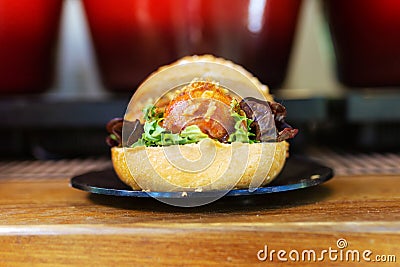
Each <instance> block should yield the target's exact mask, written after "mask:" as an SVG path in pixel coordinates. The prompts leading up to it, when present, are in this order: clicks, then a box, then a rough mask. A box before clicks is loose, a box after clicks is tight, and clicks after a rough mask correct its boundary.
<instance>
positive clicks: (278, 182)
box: [71, 156, 333, 198]
mask: <svg viewBox="0 0 400 267" xmlns="http://www.w3.org/2000/svg"><path fill="white" fill-rule="evenodd" d="M332 177H333V170H332V169H331V168H328V167H326V166H323V165H321V164H319V163H317V162H314V161H311V160H309V159H306V158H302V157H293V156H292V157H290V158H289V159H288V160H287V162H286V164H285V167H284V168H283V170H282V172H281V173H280V174H279V176H278V177H277V178H276V179H275V180H274V181H273V182H272V183H270V184H268V185H267V186H265V187H259V188H257V189H253V190H248V189H233V190H231V191H229V192H228V193H227V194H226V195H225V196H228V197H229V196H245V195H259V194H267V193H276V192H284V191H290V190H296V189H301V188H307V187H311V186H316V185H319V184H322V183H324V182H326V181H328V180H329V179H331V178H332ZM71 186H72V187H74V188H77V189H80V190H83V191H87V192H90V193H94V194H102V195H113V196H126V197H154V198H191V197H192V198H198V197H211V196H214V195H215V191H208V192H190V191H188V192H145V191H137V190H132V188H130V187H129V186H127V185H125V184H124V183H123V182H121V181H120V180H119V179H118V177H117V176H116V174H115V173H114V171H113V170H103V171H96V172H89V173H85V174H82V175H79V176H76V177H73V178H72V179H71Z"/></svg>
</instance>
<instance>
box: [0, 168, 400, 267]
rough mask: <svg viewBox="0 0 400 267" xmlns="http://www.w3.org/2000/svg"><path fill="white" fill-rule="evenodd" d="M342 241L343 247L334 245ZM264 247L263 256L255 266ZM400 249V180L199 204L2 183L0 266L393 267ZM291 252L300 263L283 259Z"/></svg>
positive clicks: (369, 179) (355, 180)
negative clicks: (367, 253)
mask: <svg viewBox="0 0 400 267" xmlns="http://www.w3.org/2000/svg"><path fill="white" fill-rule="evenodd" d="M339 239H344V240H345V241H346V242H347V247H346V248H342V249H339V248H338V246H337V242H338V240H339ZM342 241H343V240H342ZM266 246H267V248H268V258H267V259H266V260H265V261H260V260H259V259H258V257H257V253H259V255H260V256H265V253H264V251H261V252H260V250H264V249H265V248H266ZM399 247H400V176H396V175H386V176H347V177H340V176H338V177H334V178H333V179H332V180H331V181H329V182H327V183H326V184H324V185H321V186H317V187H313V188H308V189H302V190H298V191H292V192H285V193H276V194H268V195H261V196H251V197H236V198H223V199H220V200H219V201H217V202H214V203H211V204H209V205H206V206H201V207H197V208H179V207H173V206H168V205H166V204H163V203H161V202H158V201H157V200H154V199H139V198H136V199H135V198H124V197H110V196H100V195H91V194H88V193H86V192H82V191H79V190H76V189H73V188H71V187H70V186H69V177H65V178H60V179H48V180H46V179H40V181H34V180H29V181H23V180H20V181H18V180H17V181H16V180H15V179H14V180H10V181H8V180H7V179H2V180H1V181H0V266H77V265H79V266H156V265H158V266H223V265H232V266H252V265H260V266H273V265H278V266H281V265H282V264H285V263H287V264H290V265H293V264H297V265H298V266H347V265H349V266H355V265H357V266H360V265H363V264H365V265H366V266H399V264H400V263H399V262H400V250H399ZM329 249H331V250H335V249H336V250H337V256H338V258H337V259H336V260H333V259H330V258H329V257H328V255H327V254H323V256H324V258H323V261H319V259H320V258H322V256H321V253H322V251H323V250H329ZM272 250H275V251H276V252H275V254H274V253H273V254H272V257H273V258H272V259H271V258H270V257H269V256H270V254H269V253H270V252H271V251H272ZM279 250H282V251H286V252H287V253H286V259H287V262H284V261H282V260H279V259H278V257H277V253H278V251H279ZM310 250H313V251H315V252H316V260H314V259H313V257H312V255H311V256H310V257H311V258H308V256H309V255H308V254H307V253H308V252H307V251H310ZM355 250H357V251H359V252H360V253H363V252H364V251H365V250H371V252H372V254H371V255H370V256H369V257H368V258H369V259H370V260H371V262H367V261H366V260H365V259H363V258H362V256H361V259H360V261H357V260H356V259H355V260H353V259H352V258H351V257H350V259H349V260H348V261H346V257H345V255H346V253H347V252H348V251H350V252H349V253H352V251H355ZM291 251H292V254H291V255H292V256H293V255H296V254H293V253H294V252H293V251H298V252H299V253H300V256H299V260H297V261H294V260H293V259H290V258H288V257H289V256H288V255H289V253H290V252H291ZM304 251H306V252H305V254H304V255H305V256H304V257H305V258H304V260H302V259H301V254H302V253H303V252H304ZM282 253H283V252H282ZM340 253H342V260H341V259H340ZM282 255H283V254H282ZM349 255H350V254H349ZM333 256H334V255H333ZM350 256H351V255H350ZM376 256H382V257H381V258H376ZM393 256H395V257H396V258H395V259H394V257H393ZM281 258H282V259H284V258H285V257H281ZM383 258H385V259H386V261H387V262H379V263H378V262H377V261H375V260H376V259H383ZM294 259H295V258H294ZM372 261H374V262H372ZM388 261H391V262H388Z"/></svg>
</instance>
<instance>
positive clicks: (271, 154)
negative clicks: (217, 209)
mask: <svg viewBox="0 0 400 267" xmlns="http://www.w3.org/2000/svg"><path fill="white" fill-rule="evenodd" d="M111 152H112V162H113V165H114V169H115V171H116V173H117V175H118V177H119V178H120V179H121V180H122V181H123V182H124V183H126V184H127V185H129V186H130V187H132V188H133V189H135V190H147V191H182V190H184V191H209V190H230V189H233V188H256V187H259V186H265V185H266V184H268V183H270V182H271V181H273V180H274V179H275V178H276V177H277V175H278V174H279V173H280V171H281V170H282V168H283V166H284V164H285V161H286V156H287V152H288V143H287V142H285V141H283V142H277V143H255V144H247V143H236V142H235V143H232V144H222V143H219V142H217V141H212V140H210V139H205V140H203V141H201V142H200V143H197V144H187V145H174V146H167V147H144V146H143V147H135V148H121V147H113V148H112V149H111Z"/></svg>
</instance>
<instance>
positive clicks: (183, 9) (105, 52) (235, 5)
mask: <svg viewBox="0 0 400 267" xmlns="http://www.w3.org/2000/svg"><path fill="white" fill-rule="evenodd" d="M83 2H84V5H85V9H86V13H87V18H88V22H89V26H90V29H91V32H92V37H93V41H94V47H95V50H96V54H97V59H98V63H99V67H100V71H101V75H102V78H103V82H104V84H105V86H106V87H107V88H108V89H110V90H112V91H118V92H124V91H125V92H130V91H132V90H134V88H136V86H138V85H139V83H140V82H141V81H143V80H144V79H145V78H146V76H148V75H149V74H150V73H151V72H152V71H154V70H155V69H156V68H157V67H159V66H161V65H164V64H167V63H171V62H172V61H174V60H176V59H178V58H180V57H182V56H185V55H192V54H206V53H210V54H214V55H216V56H221V57H225V58H227V59H230V60H233V61H235V62H236V63H239V64H243V65H244V66H245V67H246V68H248V69H249V70H250V71H251V72H253V73H254V74H255V75H256V76H258V77H259V78H260V79H261V80H262V81H263V82H264V83H266V84H268V85H269V86H270V87H279V86H280V85H281V83H282V82H283V80H284V78H285V75H286V68H287V62H288V58H289V55H290V51H291V47H292V41H293V37H294V33H295V29H296V24H297V17H298V13H299V9H300V6H301V0H234V1H232V0H162V1H155V0H118V1H113V0H84V1H83Z"/></svg>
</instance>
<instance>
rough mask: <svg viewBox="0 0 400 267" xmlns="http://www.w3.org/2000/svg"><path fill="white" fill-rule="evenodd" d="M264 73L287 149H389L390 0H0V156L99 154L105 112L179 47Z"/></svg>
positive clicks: (398, 16) (399, 144) (396, 78)
mask: <svg viewBox="0 0 400 267" xmlns="http://www.w3.org/2000/svg"><path fill="white" fill-rule="evenodd" d="M192 54H214V55H216V56H221V57H225V58H227V59H230V60H233V61H234V62H236V63H238V64H241V65H243V66H244V67H245V68H247V69H248V70H249V71H251V72H252V73H253V74H254V75H255V76H257V77H258V78H259V79H260V80H261V81H262V82H263V83H265V84H267V85H268V86H269V87H270V91H271V92H272V93H273V94H274V95H275V98H276V100H277V101H279V102H281V103H282V104H284V105H285V106H286V107H287V110H288V119H287V120H288V121H289V123H291V124H292V125H293V126H295V127H296V128H299V129H300V134H299V135H298V136H297V137H296V138H295V139H294V140H292V141H291V142H292V144H291V145H292V146H291V149H292V150H293V151H294V152H296V153H307V152H308V151H310V150H312V149H315V148H329V149H334V150H343V151H367V152H375V151H394V152H396V151H398V150H399V149H400V140H399V139H398V136H399V135H400V107H399V104H398V103H400V1H397V0H324V1H320V0H118V1H113V0H0V138H1V140H2V141H1V146H0V157H1V158H5V159H9V158H10V159H15V158H17V159H23V158H37V159H59V158H75V157H88V156H89V157H90V156H104V155H108V153H109V149H108V147H107V146H106V144H105V142H104V139H105V137H106V135H107V133H106V131H105V124H106V123H107V122H108V121H109V120H110V119H112V118H114V117H121V116H123V114H124V112H125V108H126V105H127V104H128V102H129V100H130V97H131V96H132V94H133V93H134V91H135V88H137V86H138V85H139V84H140V83H141V81H143V80H144V79H145V78H146V77H147V76H148V75H149V74H150V73H151V72H153V71H154V70H156V69H157V68H158V67H159V66H162V65H164V64H168V63H171V62H173V61H175V60H177V59H179V58H180V57H182V56H185V55H192Z"/></svg>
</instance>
